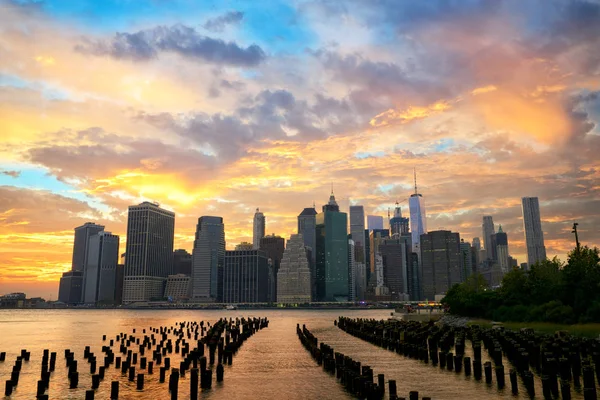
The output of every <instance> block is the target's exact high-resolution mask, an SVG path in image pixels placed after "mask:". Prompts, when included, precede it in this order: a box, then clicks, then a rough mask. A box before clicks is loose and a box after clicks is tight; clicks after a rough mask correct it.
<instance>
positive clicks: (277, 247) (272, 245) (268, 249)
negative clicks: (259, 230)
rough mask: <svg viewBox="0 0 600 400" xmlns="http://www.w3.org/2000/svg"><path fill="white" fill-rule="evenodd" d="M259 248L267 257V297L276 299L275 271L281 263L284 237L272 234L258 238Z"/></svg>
mask: <svg viewBox="0 0 600 400" xmlns="http://www.w3.org/2000/svg"><path fill="white" fill-rule="evenodd" d="M259 248H260V250H262V251H264V252H265V254H266V255H267V258H268V259H269V284H268V294H267V297H268V299H269V301H272V302H276V301H277V271H279V267H280V265H281V259H282V258H283V252H284V251H285V239H284V238H282V237H281V236H276V235H275V234H272V235H270V236H264V237H262V238H261V239H260V243H259Z"/></svg>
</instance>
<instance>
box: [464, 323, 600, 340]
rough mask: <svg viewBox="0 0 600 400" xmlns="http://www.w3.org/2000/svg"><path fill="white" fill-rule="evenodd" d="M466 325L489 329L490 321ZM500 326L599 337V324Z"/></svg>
mask: <svg viewBox="0 0 600 400" xmlns="http://www.w3.org/2000/svg"><path fill="white" fill-rule="evenodd" d="M467 324H468V325H473V324H477V325H479V326H481V327H483V328H491V327H492V321H490V320H487V319H472V320H469V321H468V323H467ZM501 326H504V327H505V328H506V329H511V330H519V329H521V328H531V329H533V330H534V331H535V332H539V333H546V334H554V332H556V331H565V332H568V333H569V334H570V335H573V336H581V337H587V338H597V337H599V336H600V324H575V325H566V324H554V323H550V322H502V323H501Z"/></svg>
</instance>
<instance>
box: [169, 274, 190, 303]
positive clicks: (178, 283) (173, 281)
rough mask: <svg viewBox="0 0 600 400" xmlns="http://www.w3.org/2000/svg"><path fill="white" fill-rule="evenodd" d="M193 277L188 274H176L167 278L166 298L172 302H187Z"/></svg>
mask: <svg viewBox="0 0 600 400" xmlns="http://www.w3.org/2000/svg"><path fill="white" fill-rule="evenodd" d="M191 287H192V277H191V276H189V275H186V274H175V275H169V276H168V277H167V286H166V287H165V297H166V298H167V299H169V300H170V301H178V300H186V299H189V298H190V292H191Z"/></svg>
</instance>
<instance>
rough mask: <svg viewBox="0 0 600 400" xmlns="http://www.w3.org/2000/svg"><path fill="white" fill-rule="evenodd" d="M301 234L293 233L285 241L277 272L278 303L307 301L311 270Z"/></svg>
mask: <svg viewBox="0 0 600 400" xmlns="http://www.w3.org/2000/svg"><path fill="white" fill-rule="evenodd" d="M304 243H305V242H304V238H303V237H302V234H293V235H292V236H291V237H290V239H289V240H288V241H287V244H286V246H285V251H284V252H283V256H282V258H281V263H280V266H279V270H278V272H277V302H278V303H309V302H310V301H311V295H312V293H311V292H312V288H311V276H310V274H311V272H310V263H309V258H308V256H309V254H308V253H307V251H306V246H305V244H304Z"/></svg>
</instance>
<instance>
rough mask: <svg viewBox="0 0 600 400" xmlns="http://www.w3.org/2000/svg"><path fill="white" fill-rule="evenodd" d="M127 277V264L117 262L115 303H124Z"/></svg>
mask: <svg viewBox="0 0 600 400" xmlns="http://www.w3.org/2000/svg"><path fill="white" fill-rule="evenodd" d="M124 279H125V264H117V267H116V268H115V304H117V305H119V304H122V303H123V283H124Z"/></svg>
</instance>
